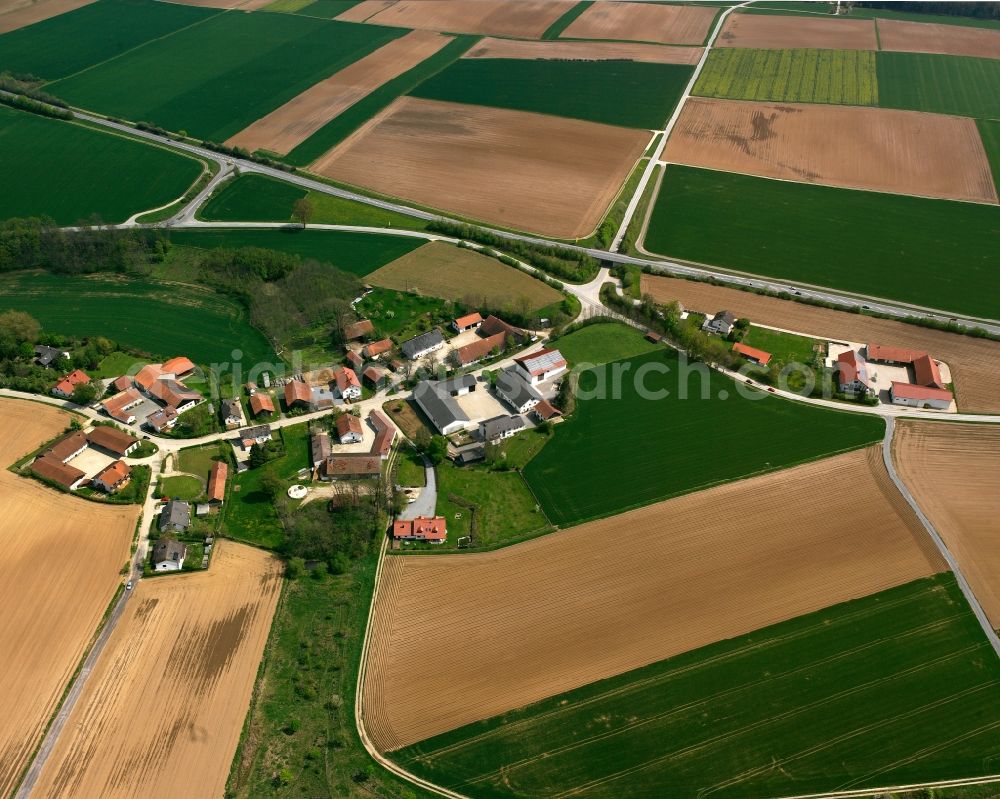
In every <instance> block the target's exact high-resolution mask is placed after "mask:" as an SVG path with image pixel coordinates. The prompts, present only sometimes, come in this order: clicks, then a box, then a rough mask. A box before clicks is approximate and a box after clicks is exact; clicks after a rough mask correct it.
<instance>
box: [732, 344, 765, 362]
mask: <svg viewBox="0 0 1000 799" xmlns="http://www.w3.org/2000/svg"><path fill="white" fill-rule="evenodd" d="M733 352H738V353H739V354H740V355H742V356H743V357H745V358H753V359H754V360H755V361H757V363H759V364H760V365H761V366H767V364H768V361H770V360H771V353H769V352H764V350H759V349H757V348H756V347H748V346H747V345H746V344H741V343H740V342H738V341H737V342H736V343H735V344H733Z"/></svg>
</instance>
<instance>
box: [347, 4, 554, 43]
mask: <svg viewBox="0 0 1000 799" xmlns="http://www.w3.org/2000/svg"><path fill="white" fill-rule="evenodd" d="M569 8H570V6H569V4H568V0H514V2H511V0H398V2H396V3H391V4H388V5H387V4H385V3H383V2H381V0H365V1H364V2H362V3H360V4H358V5H356V6H354V7H353V8H351V9H348V10H347V11H345V12H344V13H343V14H341V15H340V16H339V17H337V19H339V20H343V21H346V22H369V23H371V24H373V25H391V26H394V27H398V28H416V29H417V30H425V31H441V32H442V33H479V34H482V35H485V36H515V37H524V38H527V39H537V38H538V37H540V36H541V35H542V34H543V33H545V30H546V29H547V28H548V27H549V25H551V24H552V23H553V22H555V21H556V20H557V19H559V17H561V16H562V15H563V14H564V13H566V11H568V10H569Z"/></svg>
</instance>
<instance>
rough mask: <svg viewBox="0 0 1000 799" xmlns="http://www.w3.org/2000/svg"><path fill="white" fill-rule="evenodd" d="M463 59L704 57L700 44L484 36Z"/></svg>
mask: <svg viewBox="0 0 1000 799" xmlns="http://www.w3.org/2000/svg"><path fill="white" fill-rule="evenodd" d="M463 58H527V59H529V60H534V59H553V60H566V61H615V60H622V61H647V62H650V63H653V64H689V65H690V66H694V65H695V64H697V63H698V59H699V58H701V48H700V47H658V46H657V45H654V44H641V43H633V42H583V41H579V42H577V41H543V42H528V41H524V40H517V39H483V40H482V41H480V42H479V43H478V44H476V45H475V46H473V48H472V49H471V50H469V52H467V53H466V54H465V55H464V56H463Z"/></svg>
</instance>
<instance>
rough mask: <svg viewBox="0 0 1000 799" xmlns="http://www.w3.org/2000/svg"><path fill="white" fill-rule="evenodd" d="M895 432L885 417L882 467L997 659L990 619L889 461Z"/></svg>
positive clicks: (999, 641)
mask: <svg viewBox="0 0 1000 799" xmlns="http://www.w3.org/2000/svg"><path fill="white" fill-rule="evenodd" d="M895 430H896V420H895V419H894V418H893V417H891V416H886V417H885V437H884V438H883V439H882V460H883V461H884V463H885V468H886V469H887V470H888V472H889V477H890V479H891V480H892V482H893V483H894V484H895V485H896V488H897V489H898V490H899V493H900V494H902V496H903V499H905V500H906V502H907V504H908V505H909V506H910V508H912V509H913V512H914V513H915V514H916V516H917V519H919V520H920V523H921V524H922V525H923V526H924V529H925V530H926V531H927V534H928V535H929V536H930V537H931V540H932V541H933V542H934V544H935V546H937V548H938V551H939V552H940V553H941V557H943V558H944V560H945V563H947V564H948V566H949V568H951V571H952V574H954V575H955V580H956V582H957V583H958V587H959V588H960V589H961V591H962V594H963V595H964V596H965V599H966V601H967V602H968V603H969V607H970V608H971V609H972V612H973V614H975V617H976V620H977V621H978V622H979V626H980V627H982V629H983V633H984V634H985V635H986V640H987V641H988V642H989V644H990V646H991V647H993V652H994V653H995V654H996V655H997V657H1000V638H998V637H997V634H996V631H995V630H994V629H993V625H992V624H990V620H989V619H988V618H987V617H986V611H984V610H983V606H982V605H980V604H979V600H978V599H977V598H976V595H975V593H973V591H972V586H970V585H969V581H968V580H966V579H965V574H964V573H963V572H962V567H961V566H960V565H959V563H958V560H957V559H956V558H955V556H954V555H952V553H951V550H949V549H948V545H947V544H946V543H945V542H944V539H943V538H941V535H940V534H939V533H938V531H937V529H936V528H935V527H934V524H933V523H932V522H931V520H930V519H929V518H927V516H926V514H925V513H924V512H923V511H922V510H921V509H920V505H918V504H917V500H916V498H915V497H914V496H913V494H912V493H911V492H910V489H909V488H908V487H907V486H906V484H905V483H904V482H903V480H902V479H901V478H900V476H899V474H898V473H897V472H896V465H895V463H894V462H893V460H892V440H893V435H894V433H895Z"/></svg>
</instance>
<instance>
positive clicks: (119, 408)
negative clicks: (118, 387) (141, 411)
mask: <svg viewBox="0 0 1000 799" xmlns="http://www.w3.org/2000/svg"><path fill="white" fill-rule="evenodd" d="M140 402H142V394H140V393H139V391H138V389H135V388H129V389H126V390H125V391H123V392H121V393H120V394H115V395H114V396H113V397H112V398H111V399H107V400H105V401H104V402H103V403H102V407H103V408H104V410H105V411H106V412H107V414H108V416H110V417H111V418H112V419H117V420H118V421H119V422H127V421H128V416H129V414H128V411H126V410H125V408H127V407H129V406H132V405H137V404H138V403H140Z"/></svg>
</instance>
